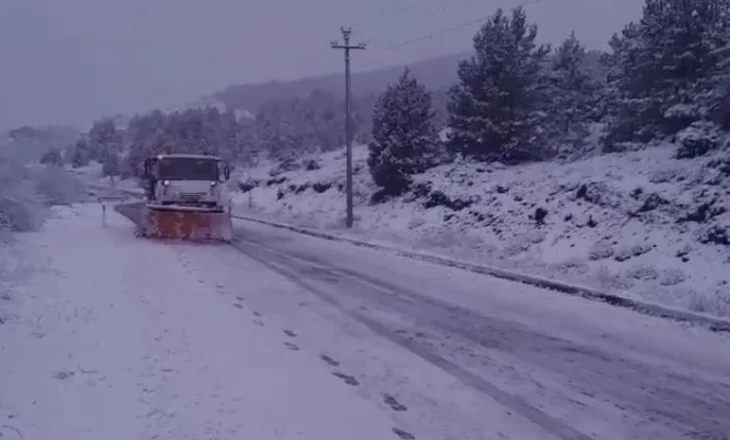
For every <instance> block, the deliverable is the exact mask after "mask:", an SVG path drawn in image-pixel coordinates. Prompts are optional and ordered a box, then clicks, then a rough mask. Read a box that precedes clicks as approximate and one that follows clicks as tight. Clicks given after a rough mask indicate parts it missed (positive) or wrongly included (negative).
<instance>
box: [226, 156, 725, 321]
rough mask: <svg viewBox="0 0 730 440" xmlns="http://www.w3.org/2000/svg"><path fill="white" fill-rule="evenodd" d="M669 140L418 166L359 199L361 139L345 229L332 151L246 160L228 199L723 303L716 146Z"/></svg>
mask: <svg viewBox="0 0 730 440" xmlns="http://www.w3.org/2000/svg"><path fill="white" fill-rule="evenodd" d="M673 151H674V147H673V146H662V147H655V148H650V149H647V150H644V151H639V152H634V153H626V154H616V155H608V156H599V157H594V158H590V159H585V160H582V161H579V162H575V163H572V164H564V165H561V164H555V163H541V164H534V165H528V166H523V167H517V168H503V167H499V166H486V165H484V166H482V165H479V164H472V163H459V164H454V165H445V166H441V167H438V168H436V169H433V170H430V171H429V172H427V173H426V174H424V175H420V176H416V183H415V185H414V188H415V189H414V191H412V192H411V193H409V194H406V195H405V196H404V197H400V198H396V199H392V200H389V201H385V202H383V203H379V204H371V203H370V197H371V196H372V194H373V193H374V192H375V188H374V186H373V184H372V182H371V179H370V176H369V175H368V171H367V168H366V166H365V158H366V150H365V149H363V148H357V149H355V170H356V175H355V203H356V206H355V216H356V225H355V228H353V229H351V230H349V229H346V228H345V227H344V225H343V223H344V222H343V217H344V194H343V192H342V188H343V183H344V173H343V168H344V167H343V166H342V163H343V162H342V157H341V155H342V152H339V151H338V152H334V153H330V154H326V155H323V156H322V157H319V158H316V159H311V160H307V161H303V163H302V164H299V165H297V164H295V166H293V167H291V168H290V169H286V168H283V167H281V166H280V165H272V164H264V165H262V166H260V167H259V168H256V169H253V170H247V171H246V172H244V173H243V174H242V176H241V177H239V181H240V182H241V184H240V187H241V189H242V190H244V191H246V192H245V193H243V192H239V193H237V194H236V196H235V201H236V204H237V208H236V209H237V210H238V211H239V212H241V213H246V212H248V213H251V214H253V215H255V216H259V217H262V218H265V219H269V220H274V221H279V222H286V223H292V224H295V225H298V226H303V227H308V228H314V229H320V230H325V231H328V232H334V233H336V234H338V235H343V236H346V237H350V238H356V239H360V240H366V241H375V242H379V243H385V244H389V245H391V246H392V245H396V246H399V247H403V248H405V249H409V250H415V251H420V252H431V253H438V254H441V255H444V256H447V257H451V258H455V259H459V260H464V261H468V262H471V263H475V264H486V265H490V266H494V267H498V268H501V269H506V270H514V271H518V272H523V273H527V274H531V275H536V276H541V277H545V278H550V279H555V280H560V281H565V282H569V283H575V284H579V285H585V286H587V287H593V288H596V289H599V290H601V291H605V292H608V293H613V294H617V295H621V296H625V297H629V298H632V299H640V300H644V301H649V302H654V303H659V304H662V305H666V306H670V307H677V308H681V309H685V310H690V311H694V312H700V313H709V314H714V315H717V316H725V317H726V316H730V297H728V295H727V285H728V283H729V282H730V279H728V277H727V272H726V271H725V270H724V268H725V266H726V265H727V264H728V261H730V247H728V246H727V245H723V244H722V237H723V235H722V234H723V231H727V230H728V228H730V223H728V222H730V213H729V212H728V211H727V209H726V207H725V206H724V205H725V203H724V202H723V199H724V198H725V197H726V195H727V193H728V192H730V188H728V179H724V180H723V178H722V172H721V171H720V170H719V169H718V168H717V166H718V165H717V164H718V160H722V158H720V157H708V158H705V159H701V160H689V161H679V160H676V159H673V158H672V154H673ZM720 165H721V163H720ZM540 210H542V213H543V214H544V215H545V217H544V218H543V219H541V220H540V221H539V222H538V221H537V220H536V217H537V216H539V215H538V211H540ZM713 240H714V241H716V242H717V243H714V242H713Z"/></svg>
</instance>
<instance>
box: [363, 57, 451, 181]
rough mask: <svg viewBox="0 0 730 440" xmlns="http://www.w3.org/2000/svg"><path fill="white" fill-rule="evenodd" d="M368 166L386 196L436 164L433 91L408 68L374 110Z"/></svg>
mask: <svg viewBox="0 0 730 440" xmlns="http://www.w3.org/2000/svg"><path fill="white" fill-rule="evenodd" d="M372 137H373V140H372V141H371V142H370V143H369V144H368V149H369V152H370V154H369V156H368V160H367V163H368V168H369V169H370V174H371V175H372V177H373V181H374V182H375V184H376V185H378V186H379V187H381V188H382V194H383V195H395V194H399V193H401V192H403V191H404V190H405V189H406V188H408V186H409V185H410V183H411V179H412V177H411V176H412V175H413V174H416V173H421V172H423V171H425V170H426V169H428V168H429V167H430V166H432V165H433V161H434V159H435V155H436V152H437V149H438V133H437V131H436V128H435V126H434V112H433V109H432V105H431V94H430V93H429V91H428V90H427V89H426V87H425V86H424V85H423V84H421V83H419V82H418V80H417V79H416V78H415V77H414V76H413V75H412V74H411V72H410V71H409V69H405V70H404V71H403V74H402V75H401V76H400V78H398V81H397V82H395V83H394V84H389V85H388V87H387V89H386V90H385V91H384V92H383V93H382V94H381V95H380V97H379V98H378V100H377V101H376V103H375V106H374V110H373V129H372Z"/></svg>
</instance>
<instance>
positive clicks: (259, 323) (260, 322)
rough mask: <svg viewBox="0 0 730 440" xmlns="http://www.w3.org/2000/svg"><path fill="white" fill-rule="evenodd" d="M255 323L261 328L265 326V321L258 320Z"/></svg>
mask: <svg viewBox="0 0 730 440" xmlns="http://www.w3.org/2000/svg"><path fill="white" fill-rule="evenodd" d="M253 323H254V324H256V325H257V326H259V327H263V326H264V322H263V321H259V320H258V319H257V320H255V321H254V322H253Z"/></svg>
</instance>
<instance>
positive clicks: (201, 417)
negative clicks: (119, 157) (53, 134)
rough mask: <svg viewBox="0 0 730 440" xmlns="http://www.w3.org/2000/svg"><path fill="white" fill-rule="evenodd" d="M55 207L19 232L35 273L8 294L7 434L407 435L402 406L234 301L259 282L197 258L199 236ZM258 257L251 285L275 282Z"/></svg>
mask: <svg viewBox="0 0 730 440" xmlns="http://www.w3.org/2000/svg"><path fill="white" fill-rule="evenodd" d="M53 212H54V217H55V218H54V219H52V220H51V221H49V223H48V225H47V226H46V227H45V228H44V230H43V231H41V232H36V233H30V234H26V235H23V236H21V237H20V238H19V243H22V245H23V247H24V249H26V251H27V252H33V253H34V254H33V256H32V259H33V261H34V262H35V263H36V264H35V265H34V267H33V268H32V270H31V272H28V274H32V277H22V279H21V278H16V280H17V281H18V282H17V283H15V285H13V286H4V287H7V288H8V289H10V290H12V294H10V295H8V297H2V298H0V311H3V312H4V313H5V315H4V316H5V318H4V319H3V321H1V322H0V359H2V361H1V362H0V390H2V393H1V394H0V438H2V439H3V440H5V439H8V440H19V439H75V440H82V439H94V440H98V439H108V440H113V439H120V440H122V439H124V440H131V439H140V440H141V439H160V440H162V439H169V440H180V439H204V438H215V439H221V440H223V439H242V438H247V439H273V438H277V439H294V438H296V439H312V440H314V439H317V440H321V439H344V438H347V439H363V440H365V439H367V440H371V439H376V438H390V437H393V438H394V433H393V422H392V420H391V418H390V416H389V415H388V414H386V413H384V412H383V411H382V410H381V409H379V408H377V407H376V406H375V405H372V404H371V403H370V402H367V401H365V400H363V399H361V398H359V397H358V396H357V394H356V393H355V392H354V391H353V390H352V388H350V387H347V386H344V385H343V384H341V381H339V380H337V379H336V378H333V377H332V375H331V374H330V373H329V372H328V370H327V369H326V368H323V365H325V364H324V363H323V362H322V361H321V360H320V359H317V358H316V357H315V356H312V355H310V354H305V353H304V352H298V353H297V352H295V351H292V350H291V349H290V348H288V347H287V345H285V344H284V342H285V341H286V336H285V335H282V334H281V331H275V330H274V329H273V328H264V327H260V326H257V325H256V324H255V322H254V321H253V319H251V318H249V317H248V316H249V315H244V313H245V307H234V304H233V303H232V300H233V299H234V298H236V296H237V295H238V296H240V295H244V294H245V289H244V291H239V290H240V289H241V287H240V286H222V285H220V284H219V283H218V282H217V280H215V279H212V278H210V277H209V275H208V274H205V273H201V272H200V271H197V270H196V269H195V268H194V267H192V266H191V265H190V263H189V261H188V260H186V258H185V253H186V252H187V251H188V250H189V249H188V247H191V249H192V245H190V246H188V245H179V246H165V245H160V244H159V243H150V242H145V241H143V240H135V239H134V238H133V237H132V232H131V226H130V225H129V224H128V223H127V222H126V221H125V220H123V219H121V218H120V217H118V216H115V215H112V216H110V218H109V223H108V226H107V227H103V226H102V223H101V208H100V206H99V205H97V204H89V205H78V206H77V207H75V208H63V209H60V208H54V209H53ZM4 250H5V249H4V248H3V251H4ZM250 264H251V263H249V265H247V264H246V262H245V261H241V262H240V264H239V266H238V269H239V271H240V274H241V276H245V275H246V271H252V272H250V274H251V275H253V276H248V277H247V278H248V279H249V280H250V281H249V283H248V286H247V287H246V288H248V289H251V288H257V285H256V284H255V283H259V284H260V283H264V284H265V282H266V280H264V279H260V278H257V274H258V273H259V272H260V269H259V268H258V267H251V265H250ZM19 275H20V274H19ZM2 279H3V280H5V277H3V278H2ZM258 287H261V286H258ZM230 289H234V290H235V291H234V290H230ZM242 309H244V310H242ZM244 316H246V318H244ZM313 403H314V404H313Z"/></svg>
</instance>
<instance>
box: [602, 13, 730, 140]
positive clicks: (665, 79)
mask: <svg viewBox="0 0 730 440" xmlns="http://www.w3.org/2000/svg"><path fill="white" fill-rule="evenodd" d="M729 19H730V17H728V2H727V0H646V1H645V4H644V9H643V14H642V18H641V20H640V21H639V22H638V23H630V24H629V25H628V26H626V27H625V28H624V30H623V31H622V32H621V34H620V35H614V37H613V38H612V39H611V42H610V46H611V53H610V54H609V56H608V57H607V58H606V61H607V64H608V66H609V67H610V71H611V74H612V75H611V77H610V78H609V81H610V84H611V86H612V87H613V88H614V90H615V104H616V105H615V112H614V114H613V115H612V120H611V125H610V129H609V135H608V137H607V141H608V146H609V147H611V146H612V145H613V144H616V143H621V142H627V141H639V142H646V141H649V140H652V139H656V138H661V137H663V136H666V135H669V134H674V133H676V132H678V131H679V130H681V129H683V128H685V127H687V126H689V125H690V124H691V123H692V122H694V121H697V120H700V119H702V118H704V117H705V111H706V109H705V108H703V103H702V102H701V101H698V99H697V98H698V96H700V95H702V94H703V93H705V92H707V90H706V88H705V87H704V85H706V84H708V83H707V79H708V78H709V77H711V76H712V75H713V72H716V70H717V66H718V61H719V60H718V59H717V57H716V56H715V54H716V52H717V50H719V49H720V48H722V47H723V46H725V45H726V44H728V39H727V36H728V35H727V29H728V26H729V22H728V20H729Z"/></svg>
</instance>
